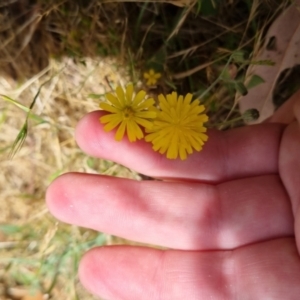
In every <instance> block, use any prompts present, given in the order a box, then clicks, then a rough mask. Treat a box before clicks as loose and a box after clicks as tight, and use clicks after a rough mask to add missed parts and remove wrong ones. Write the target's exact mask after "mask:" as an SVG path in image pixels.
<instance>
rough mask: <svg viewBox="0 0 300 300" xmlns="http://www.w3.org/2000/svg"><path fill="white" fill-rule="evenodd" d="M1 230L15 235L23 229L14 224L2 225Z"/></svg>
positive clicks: (0, 225)
mask: <svg viewBox="0 0 300 300" xmlns="http://www.w3.org/2000/svg"><path fill="white" fill-rule="evenodd" d="M0 230H1V231H2V232H3V233H4V234H6V235H10V234H14V233H18V232H20V231H21V227H20V226H17V225H13V224H0Z"/></svg>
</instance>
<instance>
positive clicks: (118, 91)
mask: <svg viewBox="0 0 300 300" xmlns="http://www.w3.org/2000/svg"><path fill="white" fill-rule="evenodd" d="M116 94H117V96H118V99H119V101H120V103H121V106H122V107H124V106H126V105H128V103H127V102H126V99H125V95H124V91H123V89H122V87H121V86H118V87H117V88H116Z"/></svg>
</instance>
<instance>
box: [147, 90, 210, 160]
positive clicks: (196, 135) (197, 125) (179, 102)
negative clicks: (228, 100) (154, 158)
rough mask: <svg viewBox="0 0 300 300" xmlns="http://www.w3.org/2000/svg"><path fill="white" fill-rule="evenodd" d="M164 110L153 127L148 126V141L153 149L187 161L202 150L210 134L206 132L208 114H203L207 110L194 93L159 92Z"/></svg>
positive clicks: (161, 106)
mask: <svg viewBox="0 0 300 300" xmlns="http://www.w3.org/2000/svg"><path fill="white" fill-rule="evenodd" d="M158 99H159V106H160V109H161V111H160V112H159V113H158V115H157V118H156V119H155V120H154V123H153V127H152V128H151V129H147V130H146V132H147V133H149V134H148V135H146V137H145V140H146V141H147V142H151V143H152V145H153V147H152V148H153V150H155V151H159V153H161V154H164V153H166V156H167V158H169V159H176V158H177V157H178V156H179V157H180V158H181V159H182V160H184V159H186V158H187V155H188V154H191V153H193V150H196V151H200V150H201V149H202V146H203V145H204V142H205V141H207V139H208V136H207V135H206V134H204V132H206V128H205V127H204V126H203V123H205V122H207V121H208V116H207V115H206V114H202V112H203V111H204V110H205V107H204V105H200V101H199V100H198V99H197V100H194V101H192V102H191V100H192V94H187V95H186V96H185V97H183V96H181V95H180V96H179V97H178V98H177V93H176V92H173V93H172V94H168V95H167V96H166V97H165V96H164V95H159V96H158Z"/></svg>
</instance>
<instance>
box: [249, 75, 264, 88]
mask: <svg viewBox="0 0 300 300" xmlns="http://www.w3.org/2000/svg"><path fill="white" fill-rule="evenodd" d="M264 82H265V81H264V80H263V79H262V78H261V77H260V76H258V75H253V76H252V77H251V79H250V80H249V82H248V83H247V88H248V89H252V88H254V87H256V86H258V85H259V84H261V83H264Z"/></svg>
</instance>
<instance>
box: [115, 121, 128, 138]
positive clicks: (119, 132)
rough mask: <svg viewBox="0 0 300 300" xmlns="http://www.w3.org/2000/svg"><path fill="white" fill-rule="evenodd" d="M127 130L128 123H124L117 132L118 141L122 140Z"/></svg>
mask: <svg viewBox="0 0 300 300" xmlns="http://www.w3.org/2000/svg"><path fill="white" fill-rule="evenodd" d="M125 129H126V121H123V122H122V123H121V125H120V126H119V128H118V130H117V132H116V135H115V140H116V141H121V140H122V138H123V136H124V133H125Z"/></svg>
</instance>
